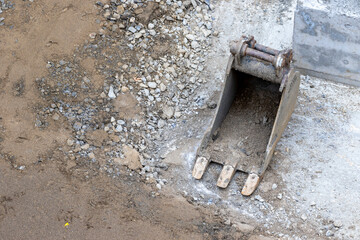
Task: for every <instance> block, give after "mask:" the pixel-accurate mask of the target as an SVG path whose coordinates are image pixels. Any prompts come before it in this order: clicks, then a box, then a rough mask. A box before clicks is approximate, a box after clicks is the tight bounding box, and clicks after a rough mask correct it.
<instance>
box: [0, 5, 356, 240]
mask: <svg viewBox="0 0 360 240" xmlns="http://www.w3.org/2000/svg"><path fill="white" fill-rule="evenodd" d="M0 7H1V10H0V103H1V104H0V181H1V185H0V238H1V239H251V240H256V239H258V240H259V239H262V240H266V239H326V238H332V239H357V238H358V236H359V234H358V232H359V226H358V225H357V224H356V223H357V222H359V215H358V214H357V209H358V207H359V201H358V199H359V197H360V196H359V191H351V189H352V188H354V189H356V188H359V182H358V180H357V176H358V171H359V162H358V160H359V159H360V158H359V151H357V149H358V148H359V143H360V141H359V129H360V126H359V124H358V123H359V119H360V117H359V102H360V100H359V90H358V89H354V88H350V87H347V86H342V85H337V84H332V83H328V82H323V81H321V80H317V79H311V78H307V77H306V78H303V83H302V87H301V92H300V96H299V104H298V107H297V108H296V109H295V112H294V115H293V118H292V120H291V121H290V123H289V128H288V130H287V131H286V132H285V134H284V137H283V139H282V141H281V142H280V143H279V146H278V150H277V152H276V154H275V156H274V159H273V162H272V163H271V165H270V167H269V170H268V171H267V174H266V175H265V177H264V180H263V182H262V184H261V185H260V186H259V189H258V190H257V191H256V192H255V194H254V195H253V196H252V197H250V198H245V197H243V196H241V194H240V191H239V190H240V189H241V186H242V185H243V182H244V176H242V175H240V174H237V175H236V176H235V178H236V180H234V181H232V182H231V184H230V186H229V187H228V188H227V189H225V190H220V189H218V188H216V187H215V185H216V179H217V175H218V173H219V166H216V165H214V166H211V167H210V169H209V170H208V172H207V174H205V176H204V179H203V180H202V181H200V182H199V181H195V180H193V179H192V178H191V168H192V165H193V161H194V158H195V156H194V153H195V152H196V148H197V146H198V145H199V142H200V140H201V138H202V134H203V132H204V130H205V129H206V127H207V126H208V124H209V122H210V121H211V118H212V114H213V111H214V110H213V107H214V102H216V100H217V96H218V95H217V93H218V91H219V90H220V86H221V82H222V81H223V79H222V77H223V75H224V72H225V67H226V62H227V57H228V42H229V40H233V39H236V38H238V37H239V35H240V34H243V33H247V34H253V35H255V37H256V38H257V39H258V40H259V42H261V43H264V44H266V45H269V46H272V47H276V48H284V47H289V46H291V20H292V13H293V9H294V1H290V2H289V3H284V2H283V1H219V2H209V1H197V0H194V1H177V2H174V1H170V0H168V1H166V2H164V1H155V2H148V1H146V2H144V3H140V2H138V3H134V2H133V1H117V0H111V1H98V2H97V1H93V0H89V1H70V0H63V1H53V0H33V1H22V0H13V1H7V0H0ZM245 9H246V10H247V11H245ZM234 29H235V30H234ZM273 33H279V34H280V35H281V36H282V37H279V36H278V35H277V34H273ZM344 92H345V93H346V94H344ZM324 99H325V100H324ZM263 119H264V118H263ZM255 121H256V119H255ZM255 124H256V123H255ZM235 129H236V128H235ZM344 162H345V164H344ZM329 165H334V166H336V167H334V168H329V167H328V166H329ZM338 170H339V171H340V172H338ZM348 176H349V177H348ZM354 176H356V177H354ZM350 186H352V187H350Z"/></svg>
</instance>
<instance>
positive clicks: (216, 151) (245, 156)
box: [207, 74, 281, 172]
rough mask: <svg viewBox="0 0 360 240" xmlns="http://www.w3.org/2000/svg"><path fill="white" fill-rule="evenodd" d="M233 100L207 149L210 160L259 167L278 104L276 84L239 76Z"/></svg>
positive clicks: (251, 168) (245, 168) (278, 93)
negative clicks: (238, 84)
mask: <svg viewBox="0 0 360 240" xmlns="http://www.w3.org/2000/svg"><path fill="white" fill-rule="evenodd" d="M236 80H238V81H240V86H239V89H238V93H237V95H236V97H235V100H234V102H233V104H232V106H231V108H230V110H229V113H228V114H227V115H226V118H225V119H224V121H223V123H222V124H221V126H220V128H219V129H218V130H217V131H215V133H214V134H213V136H212V140H210V143H209V146H208V148H207V153H208V154H209V155H210V160H211V161H214V162H217V163H222V164H224V163H227V162H232V163H233V162H238V168H239V169H240V170H241V171H244V172H249V171H251V170H254V169H258V168H259V167H260V163H261V161H262V160H263V159H264V157H265V150H266V146H267V143H268V140H269V137H270V134H271V130H272V127H273V124H274V121H275V117H276V113H277V110H278V107H279V103H280V99H281V93H280V92H279V85H277V84H273V83H270V82H267V81H264V80H262V79H259V78H255V77H252V76H249V75H243V74H242V75H239V76H238V77H237V78H236Z"/></svg>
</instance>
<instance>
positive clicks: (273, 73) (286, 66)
mask: <svg viewBox="0 0 360 240" xmlns="http://www.w3.org/2000/svg"><path fill="white" fill-rule="evenodd" d="M230 52H231V54H232V55H233V56H234V57H235V66H234V68H236V69H237V70H239V71H242V72H246V73H248V74H250V75H254V76H257V77H259V78H263V79H265V80H267V81H270V82H274V83H279V84H280V89H279V90H280V92H281V91H282V90H283V89H284V86H285V85H286V81H287V79H288V78H287V75H288V73H289V71H290V63H291V60H292V55H293V53H292V50H291V49H287V50H283V51H279V50H276V49H273V48H270V47H267V46H264V45H261V44H258V43H256V40H255V39H254V37H253V36H242V37H241V38H240V39H239V40H238V41H234V42H233V43H232V44H231V46H230Z"/></svg>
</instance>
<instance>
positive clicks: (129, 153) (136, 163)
mask: <svg viewBox="0 0 360 240" xmlns="http://www.w3.org/2000/svg"><path fill="white" fill-rule="evenodd" d="M123 151H124V155H125V158H123V159H121V158H115V159H114V162H116V163H118V164H120V165H124V166H127V167H128V168H130V169H131V170H137V169H140V168H142V165H141V162H140V154H139V153H138V151H136V150H135V149H133V148H132V147H129V146H124V148H123Z"/></svg>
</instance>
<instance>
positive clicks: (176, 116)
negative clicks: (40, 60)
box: [35, 0, 217, 189]
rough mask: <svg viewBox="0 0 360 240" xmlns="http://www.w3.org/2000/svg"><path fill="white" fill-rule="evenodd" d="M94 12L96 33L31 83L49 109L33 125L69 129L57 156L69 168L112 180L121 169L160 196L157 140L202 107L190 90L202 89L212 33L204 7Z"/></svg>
mask: <svg viewBox="0 0 360 240" xmlns="http://www.w3.org/2000/svg"><path fill="white" fill-rule="evenodd" d="M96 6H97V7H98V9H99V12H100V15H101V19H98V20H97V23H98V24H100V26H101V28H100V29H99V31H98V32H96V33H95V32H94V33H91V34H90V35H89V40H88V41H87V42H86V43H85V45H83V46H82V47H79V48H78V49H77V50H76V52H75V54H74V55H73V56H72V57H71V58H69V59H62V60H60V61H51V60H49V62H48V64H47V68H48V70H49V75H48V76H46V77H43V78H38V79H37V80H36V82H37V84H38V87H39V89H40V91H41V94H42V96H43V98H44V99H46V102H47V103H48V105H47V106H42V107H39V110H38V115H37V120H36V123H35V124H36V126H37V127H39V128H46V127H47V126H48V124H49V121H64V123H65V124H69V128H70V129H71V130H72V132H73V138H71V139H69V140H68V141H67V145H68V147H69V149H68V150H65V149H63V150H62V151H64V153H65V154H66V155H67V156H68V157H69V159H70V160H71V161H74V162H75V163H76V167H79V166H90V165H91V166H95V167H97V168H99V169H101V170H103V171H106V172H107V173H108V174H109V175H111V176H117V175H119V174H120V172H121V167H119V165H126V166H127V167H128V168H129V169H131V170H137V171H138V172H140V173H141V174H142V175H144V176H146V179H147V180H148V181H150V182H154V183H155V182H156V183H157V185H156V186H157V187H158V188H159V189H161V186H162V185H164V184H165V183H166V180H165V179H161V178H160V176H159V171H160V168H163V169H167V165H166V164H164V163H162V162H161V157H160V156H159V155H160V153H159V151H158V150H159V148H161V141H162V140H165V139H166V137H167V134H169V133H170V132H171V131H172V129H174V128H175V127H176V126H177V125H178V124H179V123H181V122H184V121H186V119H187V117H188V116H189V114H192V113H194V111H196V109H197V108H199V107H202V105H204V99H202V98H201V97H199V96H198V95H197V94H196V90H197V89H198V88H199V87H200V86H201V85H202V84H203V83H204V82H206V81H205V80H204V79H202V77H201V72H202V71H203V70H204V67H205V66H204V61H205V57H206V54H207V51H206V49H208V47H209V46H210V38H211V36H212V35H213V34H215V35H216V34H217V33H216V32H213V30H212V19H211V16H210V13H211V6H210V5H209V4H207V2H201V1H196V0H193V1H171V0H168V1H166V2H163V1H155V2H146V3H132V1H116V0H111V1H110V2H109V3H107V4H104V3H102V2H100V1H99V2H97V3H96ZM88 59H92V61H96V65H95V66H96V67H95V68H96V69H94V71H93V72H92V73H91V72H89V70H87V69H84V67H83V66H82V65H83V64H82V62H83V61H84V60H86V61H87V60H88ZM130 174H132V173H130ZM85 177H86V178H88V177H90V176H89V175H88V173H86V174H85ZM155 180H156V181H155Z"/></svg>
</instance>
